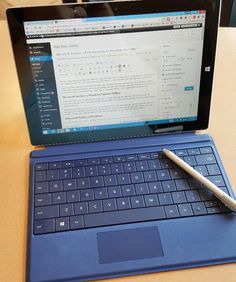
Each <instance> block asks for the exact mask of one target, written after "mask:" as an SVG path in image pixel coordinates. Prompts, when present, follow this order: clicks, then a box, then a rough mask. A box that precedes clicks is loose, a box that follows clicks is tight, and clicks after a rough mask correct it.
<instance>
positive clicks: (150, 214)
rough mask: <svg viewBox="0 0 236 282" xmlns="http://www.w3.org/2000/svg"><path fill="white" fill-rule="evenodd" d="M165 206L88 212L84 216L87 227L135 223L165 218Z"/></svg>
mask: <svg viewBox="0 0 236 282" xmlns="http://www.w3.org/2000/svg"><path fill="white" fill-rule="evenodd" d="M165 217H166V216H165V213H164V209H163V207H149V208H145V209H133V210H132V209H128V210H119V211H115V212H109V213H97V214H88V215H85V216H84V224H85V227H96V226H106V225H112V224H122V223H133V222H140V221H147V220H158V219H163V218H165Z"/></svg>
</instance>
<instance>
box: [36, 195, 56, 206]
mask: <svg viewBox="0 0 236 282" xmlns="http://www.w3.org/2000/svg"><path fill="white" fill-rule="evenodd" d="M51 202H52V199H51V194H38V195H35V201H34V204H35V207H41V206H49V205H51Z"/></svg>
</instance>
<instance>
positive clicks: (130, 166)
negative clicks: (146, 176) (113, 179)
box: [123, 162, 136, 172]
mask: <svg viewBox="0 0 236 282" xmlns="http://www.w3.org/2000/svg"><path fill="white" fill-rule="evenodd" d="M123 168H124V172H135V171H136V167H135V162H126V163H123Z"/></svg>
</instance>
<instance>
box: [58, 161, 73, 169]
mask: <svg viewBox="0 0 236 282" xmlns="http://www.w3.org/2000/svg"><path fill="white" fill-rule="evenodd" d="M61 165H62V168H67V167H74V166H75V164H74V161H64V162H61Z"/></svg>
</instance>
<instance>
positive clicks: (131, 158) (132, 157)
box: [126, 155, 138, 161]
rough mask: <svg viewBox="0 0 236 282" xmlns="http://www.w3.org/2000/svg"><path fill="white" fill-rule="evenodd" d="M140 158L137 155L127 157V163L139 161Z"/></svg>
mask: <svg viewBox="0 0 236 282" xmlns="http://www.w3.org/2000/svg"><path fill="white" fill-rule="evenodd" d="M137 160H138V156H137V155H128V156H126V161H137Z"/></svg>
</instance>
